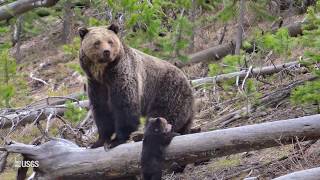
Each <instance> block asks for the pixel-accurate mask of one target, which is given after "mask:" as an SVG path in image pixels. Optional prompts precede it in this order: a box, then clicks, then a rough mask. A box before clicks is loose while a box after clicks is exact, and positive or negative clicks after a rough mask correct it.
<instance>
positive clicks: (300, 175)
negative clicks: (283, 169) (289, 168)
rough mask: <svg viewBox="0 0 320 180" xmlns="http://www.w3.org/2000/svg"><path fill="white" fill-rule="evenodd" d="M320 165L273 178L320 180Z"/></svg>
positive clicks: (276, 179)
mask: <svg viewBox="0 0 320 180" xmlns="http://www.w3.org/2000/svg"><path fill="white" fill-rule="evenodd" d="M319 178H320V167H317V168H312V169H307V170H302V171H297V172H294V173H290V174H287V175H284V176H280V177H277V178H275V179H273V180H306V179H307V180H319Z"/></svg>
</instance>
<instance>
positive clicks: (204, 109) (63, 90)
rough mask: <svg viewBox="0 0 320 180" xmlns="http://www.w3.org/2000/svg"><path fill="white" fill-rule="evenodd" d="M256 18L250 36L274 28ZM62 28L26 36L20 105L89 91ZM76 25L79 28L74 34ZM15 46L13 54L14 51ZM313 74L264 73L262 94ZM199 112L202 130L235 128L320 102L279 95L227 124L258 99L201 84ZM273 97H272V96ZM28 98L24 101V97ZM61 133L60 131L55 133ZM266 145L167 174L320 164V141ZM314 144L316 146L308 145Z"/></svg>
mask: <svg viewBox="0 0 320 180" xmlns="http://www.w3.org/2000/svg"><path fill="white" fill-rule="evenodd" d="M252 19H253V18H252V17H247V18H246V23H245V27H246V28H245V38H246V37H248V36H249V35H250V33H251V32H252V31H253V29H254V28H257V27H259V28H260V29H270V26H271V22H258V23H253V22H252V21H253V20H252ZM302 19H303V16H294V17H289V18H285V19H284V25H286V24H290V23H292V22H295V21H299V20H302ZM223 26H224V25H223V24H219V23H217V24H209V25H207V26H206V27H205V28H200V29H198V30H197V33H196V36H195V48H194V49H193V50H190V52H189V53H192V52H197V51H199V50H202V49H206V48H208V47H211V46H214V45H218V42H219V39H220V36H221V34H222V31H223ZM236 26H237V25H236V23H229V24H228V25H227V31H226V34H225V38H224V40H223V42H228V41H230V40H231V39H233V38H234V34H235V31H234V30H235V29H236ZM61 28H62V25H61V23H60V24H55V25H52V26H51V27H49V31H48V32H46V33H43V34H40V35H38V36H36V37H34V38H31V39H28V40H25V41H23V42H22V45H21V50H20V53H21V55H20V56H21V59H20V64H19V66H18V67H19V69H18V71H19V73H24V74H26V75H27V76H25V79H26V80H27V82H28V87H29V89H28V93H27V96H28V97H32V98H31V99H29V100H27V102H26V101H24V102H21V104H17V106H23V105H26V104H27V103H29V102H30V101H35V100H38V99H41V98H45V97H47V96H66V95H68V94H72V93H74V92H82V91H83V83H84V82H85V78H84V77H83V76H81V75H80V74H79V73H77V72H76V71H74V69H72V68H71V66H72V64H77V63H78V60H77V58H70V56H67V55H65V54H64V52H63V50H62V47H61V42H60V39H59V35H60V32H62V31H61ZM75 32H76V28H74V34H76V33H75ZM14 51H15V50H14V49H13V50H12V53H14ZM302 55H303V49H294V50H293V51H292V56H291V57H293V59H294V58H296V59H298V58H299V57H300V56H302ZM266 59H267V58H265V59H252V60H251V61H250V62H253V63H254V64H255V65H256V66H267V65H270V64H272V62H273V63H275V64H280V63H285V62H288V59H286V58H284V57H279V56H276V55H271V56H270V57H269V59H268V60H266ZM183 71H184V72H185V73H186V75H187V76H188V78H189V79H196V78H201V77H206V76H208V66H207V64H204V63H199V64H195V65H192V66H190V67H185V68H183ZM31 73H32V74H33V76H34V77H37V78H40V79H42V80H44V81H46V82H47V83H48V85H46V84H43V83H41V82H39V81H35V80H34V79H31V78H30V77H29V75H30V74H31ZM309 76H310V73H309V72H308V71H307V70H303V71H295V70H293V69H288V70H286V71H281V72H279V73H277V74H274V75H271V76H265V77H261V79H260V80H259V81H257V84H256V88H257V91H258V92H259V94H261V97H265V96H268V95H269V96H270V95H272V93H273V92H275V93H281V91H282V89H283V88H286V87H288V86H290V85H292V84H293V83H295V82H297V81H299V80H304V79H306V78H308V77H309ZM195 96H196V98H197V103H196V104H197V113H196V116H195V120H194V127H201V130H202V131H210V130H214V129H220V128H231V127H237V126H244V125H249V124H256V123H262V122H269V121H277V120H282V119H290V118H296V117H301V116H306V115H311V114H315V113H316V111H315V107H313V106H308V107H300V106H295V105H293V104H292V103H291V102H290V98H289V97H285V98H283V99H279V100H278V99H275V101H274V102H273V103H270V104H267V103H265V104H260V105H258V107H259V108H257V109H256V110H253V111H252V112H250V113H246V114H243V113H240V114H238V115H237V118H235V119H234V121H232V122H230V123H225V121H224V117H225V116H226V115H228V114H230V113H232V112H235V111H236V110H239V109H242V108H244V107H247V106H248V104H254V103H255V102H250V101H247V99H248V98H245V97H244V96H243V95H241V93H240V92H239V91H238V90H237V88H232V89H230V90H225V89H223V88H222V86H221V85H219V84H218V85H214V86H213V87H210V88H196V89H195ZM270 97H272V96H270ZM21 101H22V100H21ZM58 127H59V122H58V121H55V122H54V125H53V129H54V130H53V131H57V128H58ZM51 133H52V134H55V132H51ZM39 134H40V132H38V130H37V128H36V127H34V126H32V125H27V126H26V127H21V128H19V129H17V130H16V132H15V133H13V134H12V135H11V138H12V139H13V140H16V141H18V142H24V143H30V141H31V140H32V139H34V138H35V137H37V136H38V135H39ZM279 143H280V144H279V145H280V146H279V147H273V148H268V149H263V150H257V151H250V152H245V153H239V154H233V155H230V156H225V157H221V158H215V159H211V160H210V161H208V162H199V163H196V164H190V165H187V167H186V168H185V170H184V172H183V173H177V174H172V173H166V175H165V177H164V178H165V179H168V180H171V179H172V180H173V179H181V180H189V179H190V180H193V179H194V180H198V179H199V180H206V179H210V180H211V179H217V180H222V179H243V178H245V177H257V178H258V179H271V178H274V177H277V176H279V175H284V174H287V173H289V172H293V171H297V170H302V169H307V168H311V167H315V166H317V165H319V164H320V158H319V154H320V142H315V143H312V144H311V143H309V142H301V143H298V145H281V142H279ZM308 143H309V144H311V147H309V148H306V146H307V145H308ZM16 158H19V157H18V155H10V157H9V161H8V164H7V168H6V170H5V171H4V173H2V174H0V179H4V180H5V179H15V172H16V170H17V169H16V167H14V160H15V159H16Z"/></svg>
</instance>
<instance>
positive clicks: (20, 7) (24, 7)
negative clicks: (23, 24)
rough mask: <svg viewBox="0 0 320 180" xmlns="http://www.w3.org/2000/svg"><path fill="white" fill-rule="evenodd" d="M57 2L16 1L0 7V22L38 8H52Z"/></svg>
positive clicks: (55, 0)
mask: <svg viewBox="0 0 320 180" xmlns="http://www.w3.org/2000/svg"><path fill="white" fill-rule="evenodd" d="M58 1H59V0H17V1H14V2H12V3H9V4H5V5H3V6H1V7H0V21H2V20H6V19H10V18H12V17H14V16H16V15H19V14H22V13H25V12H27V11H30V10H32V9H35V8H38V7H51V6H54V5H55V4H56V3H57V2H58Z"/></svg>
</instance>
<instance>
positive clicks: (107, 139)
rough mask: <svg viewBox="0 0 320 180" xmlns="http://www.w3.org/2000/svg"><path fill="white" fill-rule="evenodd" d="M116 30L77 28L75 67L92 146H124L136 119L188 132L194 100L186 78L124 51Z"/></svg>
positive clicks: (152, 60) (129, 50)
mask: <svg viewBox="0 0 320 180" xmlns="http://www.w3.org/2000/svg"><path fill="white" fill-rule="evenodd" d="M118 31H119V27H118V26H117V25H114V24H112V25H110V26H109V27H91V28H79V35H80V38H81V46H80V52H79V57H80V58H79V59H80V65H81V67H82V69H83V70H84V72H85V73H86V75H87V93H88V97H89V101H90V108H91V109H92V112H93V118H94V120H95V122H96V125H97V128H98V134H99V138H98V140H97V141H96V142H95V143H94V144H93V145H92V146H91V147H92V148H96V147H100V146H103V145H104V144H105V143H106V144H107V145H109V147H110V148H112V147H115V146H117V145H119V144H122V143H125V142H126V141H127V140H128V139H129V137H130V134H131V133H132V132H133V131H136V130H137V128H138V126H139V119H140V116H146V117H147V118H148V117H163V118H165V119H168V120H170V121H169V123H170V124H172V126H173V130H174V131H175V132H178V133H181V134H186V133H188V131H189V129H190V126H191V123H192V119H193V102H194V98H193V94H192V88H191V86H190V84H189V81H188V80H187V78H186V76H185V75H184V74H183V72H182V71H181V70H180V69H178V68H177V67H175V66H173V65H172V64H170V63H168V62H166V61H163V60H160V59H158V58H156V57H153V56H150V55H147V54H145V53H143V52H141V51H138V50H136V49H133V48H130V47H128V46H127V45H126V44H125V43H124V42H123V41H122V40H121V39H120V38H119V37H118V35H117V33H118ZM113 134H115V136H113ZM111 137H114V138H113V139H111ZM106 144H105V145H106Z"/></svg>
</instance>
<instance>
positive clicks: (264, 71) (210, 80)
mask: <svg viewBox="0 0 320 180" xmlns="http://www.w3.org/2000/svg"><path fill="white" fill-rule="evenodd" d="M300 66H302V64H300V63H299V62H298V61H294V62H289V63H285V64H279V65H271V66H266V67H261V68H254V69H252V71H251V72H247V71H246V70H242V71H239V72H233V73H228V74H221V75H217V76H213V77H205V78H201V79H195V80H191V84H192V86H200V85H203V84H215V83H217V82H222V81H224V80H227V79H232V78H235V77H238V76H239V78H244V77H245V76H246V75H247V74H248V73H249V77H252V76H258V75H269V74H274V73H277V72H280V71H282V70H284V69H286V68H289V67H300Z"/></svg>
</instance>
